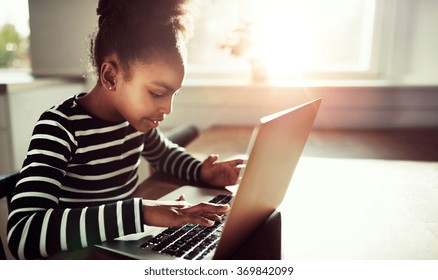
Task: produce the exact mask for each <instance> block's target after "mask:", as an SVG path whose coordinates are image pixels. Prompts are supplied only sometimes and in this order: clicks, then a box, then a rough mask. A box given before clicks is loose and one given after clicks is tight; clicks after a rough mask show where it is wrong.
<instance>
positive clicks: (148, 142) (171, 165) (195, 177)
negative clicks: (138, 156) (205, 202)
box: [142, 129, 202, 182]
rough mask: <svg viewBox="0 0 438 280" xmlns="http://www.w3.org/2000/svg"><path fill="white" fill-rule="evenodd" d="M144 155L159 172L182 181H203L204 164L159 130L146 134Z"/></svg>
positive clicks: (152, 130)
mask: <svg viewBox="0 0 438 280" xmlns="http://www.w3.org/2000/svg"><path fill="white" fill-rule="evenodd" d="M142 155H143V156H144V157H145V158H146V160H147V161H148V162H149V163H150V164H151V165H152V166H154V167H155V168H156V169H157V170H160V171H163V172H165V173H167V174H170V175H172V176H176V177H178V178H181V179H185V180H189V181H194V182H200V181H201V180H200V171H201V165H202V162H201V161H199V160H198V159H196V158H194V157H193V156H191V155H190V154H189V153H187V152H186V150H185V149H184V148H183V147H180V146H178V145H177V144H175V143H173V142H171V141H170V140H169V139H167V137H166V136H165V135H164V134H163V133H162V132H160V131H159V130H158V129H151V130H150V131H149V132H148V133H147V134H146V137H145V143H144V150H143V152H142Z"/></svg>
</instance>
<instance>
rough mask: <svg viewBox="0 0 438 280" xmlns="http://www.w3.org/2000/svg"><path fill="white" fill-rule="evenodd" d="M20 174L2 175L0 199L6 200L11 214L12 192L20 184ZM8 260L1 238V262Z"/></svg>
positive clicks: (0, 178) (0, 177) (0, 176)
mask: <svg viewBox="0 0 438 280" xmlns="http://www.w3.org/2000/svg"><path fill="white" fill-rule="evenodd" d="M18 175H19V173H18V172H13V173H8V174H3V175H0V199H2V198H6V207H7V210H8V213H9V205H10V203H11V198H12V192H13V191H14V188H15V185H16V184H17V182H18ZM5 259H6V251H5V250H4V248H3V242H2V240H1V238H0V260H5Z"/></svg>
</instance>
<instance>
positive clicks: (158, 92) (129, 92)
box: [114, 59, 185, 132]
mask: <svg viewBox="0 0 438 280" xmlns="http://www.w3.org/2000/svg"><path fill="white" fill-rule="evenodd" d="M184 75H185V69H184V63H183V61H182V59H173V60H169V59H165V60H164V59H162V60H157V61H156V62H152V63H150V64H143V63H140V62H136V63H133V64H132V65H131V77H130V79H128V80H125V79H124V77H121V78H119V79H117V92H115V94H114V106H115V109H116V110H117V112H118V114H119V115H120V116H121V117H122V118H124V119H125V120H127V121H128V122H129V123H130V124H131V125H132V126H133V127H134V128H135V129H136V130H138V131H141V132H146V131H148V130H149V129H151V128H155V127H157V126H158V125H159V124H160V122H162V121H163V120H164V118H165V117H166V115H169V114H170V113H171V112H172V102H173V97H174V96H175V94H176V92H177V91H178V90H179V89H180V88H181V84H182V82H183V79H184Z"/></svg>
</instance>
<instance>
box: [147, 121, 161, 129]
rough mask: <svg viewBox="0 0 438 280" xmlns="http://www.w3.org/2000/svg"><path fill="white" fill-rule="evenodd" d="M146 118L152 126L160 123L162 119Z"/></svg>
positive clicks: (154, 126)
mask: <svg viewBox="0 0 438 280" xmlns="http://www.w3.org/2000/svg"><path fill="white" fill-rule="evenodd" d="M146 120H147V121H148V122H149V124H150V126H151V127H152V128H156V127H158V126H159V125H160V122H161V121H163V120H162V119H160V120H152V119H146Z"/></svg>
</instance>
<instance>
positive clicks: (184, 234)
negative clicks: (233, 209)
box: [141, 195, 232, 260]
mask: <svg viewBox="0 0 438 280" xmlns="http://www.w3.org/2000/svg"><path fill="white" fill-rule="evenodd" d="M231 198H232V197H231V196H230V195H217V196H216V197H214V198H213V199H211V200H210V201H209V202H211V203H217V204H226V203H229V202H230V200H231ZM224 222H225V220H224V219H222V220H221V221H220V222H215V223H214V225H213V226H211V227H205V226H200V225H197V224H186V225H184V226H181V227H171V228H167V229H165V230H164V231H162V232H161V233H159V234H158V235H156V236H155V237H153V238H152V239H150V240H149V241H147V242H146V243H144V244H143V245H141V248H142V249H146V248H151V249H152V250H153V251H156V252H159V253H162V254H167V255H171V256H175V257H178V258H184V259H188V260H192V259H197V260H200V259H202V258H204V257H205V256H206V255H207V254H208V253H209V252H211V250H213V249H214V248H215V247H216V246H217V244H218V242H219V237H220V234H221V232H222V228H223V226H224Z"/></svg>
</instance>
